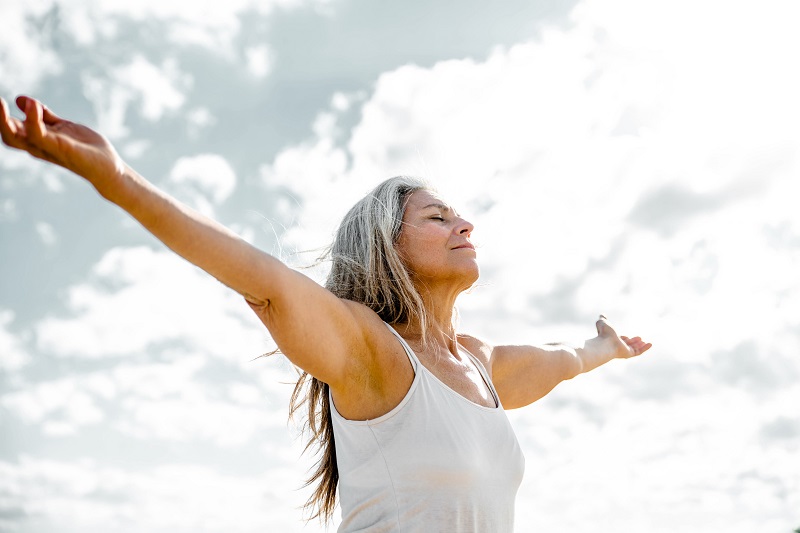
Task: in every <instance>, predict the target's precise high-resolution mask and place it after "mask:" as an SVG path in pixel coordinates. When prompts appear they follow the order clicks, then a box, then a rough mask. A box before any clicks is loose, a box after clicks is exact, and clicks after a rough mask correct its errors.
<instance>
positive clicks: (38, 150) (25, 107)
mask: <svg viewBox="0 0 800 533" xmlns="http://www.w3.org/2000/svg"><path fill="white" fill-rule="evenodd" d="M16 104H17V107H19V109H20V110H21V111H22V112H23V113H25V118H24V120H20V119H17V118H14V117H13V116H11V114H10V112H9V109H8V106H7V105H6V102H5V100H3V99H2V98H0V136H2V139H3V143H5V144H6V145H7V146H10V147H11V148H16V149H18V150H22V151H25V152H28V153H29V154H30V155H32V156H33V157H36V158H37V159H42V160H44V161H48V162H50V163H53V164H56V165H59V166H61V167H64V168H66V169H68V170H71V171H72V172H75V173H76V174H78V175H80V176H83V177H84V178H86V179H87V180H89V181H90V182H92V183H93V184H94V185H95V186H97V185H98V184H99V182H101V181H102V180H103V179H104V178H105V179H107V178H108V177H110V176H112V175H114V174H119V173H120V172H121V171H122V170H123V168H124V166H125V164H124V162H123V161H122V159H121V158H120V157H119V155H118V154H117V152H116V150H114V147H113V146H112V145H111V143H110V142H109V141H108V140H107V139H106V138H105V137H103V136H102V135H100V134H99V133H97V132H95V131H94V130H92V129H91V128H87V127H86V126H83V125H81V124H77V123H75V122H71V121H69V120H65V119H63V118H61V117H59V116H58V115H56V114H55V113H53V112H52V111H50V110H49V109H48V108H47V107H45V106H44V105H43V104H42V103H41V102H39V101H37V100H35V99H33V98H30V97H27V96H19V97H17V99H16Z"/></svg>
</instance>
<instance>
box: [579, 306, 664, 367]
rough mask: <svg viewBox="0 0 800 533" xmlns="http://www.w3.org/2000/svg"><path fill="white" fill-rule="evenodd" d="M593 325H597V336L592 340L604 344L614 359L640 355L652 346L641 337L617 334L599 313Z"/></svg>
mask: <svg viewBox="0 0 800 533" xmlns="http://www.w3.org/2000/svg"><path fill="white" fill-rule="evenodd" d="M595 326H596V327H597V337H596V338H595V339H592V340H597V341H598V343H600V344H603V345H604V346H606V347H607V349H608V350H609V352H610V353H611V354H612V355H613V357H614V358H616V359H628V358H630V357H636V356H637V355H642V354H643V353H644V352H646V351H647V350H649V349H650V347H651V346H653V345H652V344H650V343H649V342H644V341H643V340H642V338H641V337H633V338H629V337H626V336H625V335H617V332H616V331H615V330H614V328H612V327H611V326H610V325H609V324H608V319H607V318H606V317H605V316H604V315H600V319H599V320H598V321H597V322H596V323H595Z"/></svg>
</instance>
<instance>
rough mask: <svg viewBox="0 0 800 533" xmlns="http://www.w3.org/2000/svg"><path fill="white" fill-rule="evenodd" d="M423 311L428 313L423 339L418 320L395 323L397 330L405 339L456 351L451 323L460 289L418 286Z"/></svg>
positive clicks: (453, 325) (452, 351)
mask: <svg viewBox="0 0 800 533" xmlns="http://www.w3.org/2000/svg"><path fill="white" fill-rule="evenodd" d="M417 291H418V292H419V294H420V296H421V297H422V302H423V305H424V306H425V311H426V312H427V314H428V324H427V328H426V329H427V331H426V332H425V335H426V337H427V338H426V339H424V340H423V338H422V332H423V327H422V324H421V323H420V322H419V320H416V319H415V320H411V321H409V322H408V323H406V324H397V326H398V332H399V333H400V334H401V335H402V336H403V338H405V339H406V340H411V341H416V342H419V343H421V344H432V345H433V346H439V347H441V348H445V349H446V350H447V351H449V352H451V353H456V351H457V349H456V331H455V324H454V323H453V314H454V312H455V303H456V298H457V297H458V295H459V293H460V292H461V291H454V290H452V289H450V290H446V289H444V288H442V289H439V290H433V289H432V288H431V287H427V286H418V287H417Z"/></svg>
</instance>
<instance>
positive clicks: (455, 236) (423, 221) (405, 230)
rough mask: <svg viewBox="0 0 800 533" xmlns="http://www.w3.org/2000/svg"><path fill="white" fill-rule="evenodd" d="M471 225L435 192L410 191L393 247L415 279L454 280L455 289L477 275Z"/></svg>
mask: <svg viewBox="0 0 800 533" xmlns="http://www.w3.org/2000/svg"><path fill="white" fill-rule="evenodd" d="M472 230H473V225H472V224H470V223H469V222H467V221H466V220H464V219H463V218H461V217H460V216H459V215H458V213H457V212H456V211H455V210H454V209H453V208H452V207H450V206H448V205H447V203H446V202H445V201H443V200H442V199H441V198H440V197H439V196H437V195H436V194H435V193H432V192H430V191H426V190H418V191H415V192H413V193H412V194H411V195H410V196H409V198H408V200H407V202H406V210H405V213H404V214H403V225H402V227H401V229H400V236H399V237H398V239H397V250H398V252H399V253H400V255H401V257H402V258H403V261H404V263H405V265H406V267H407V268H408V269H409V270H410V271H411V273H412V275H413V276H414V278H415V279H417V280H418V281H422V282H425V283H426V284H427V285H430V284H431V283H439V282H445V283H448V282H449V283H455V284H456V285H457V289H458V290H459V291H461V290H465V289H467V288H469V287H470V286H472V284H473V283H475V281H477V279H478V274H479V271H478V262H477V254H476V253H475V247H474V246H472V243H470V241H469V237H470V233H472Z"/></svg>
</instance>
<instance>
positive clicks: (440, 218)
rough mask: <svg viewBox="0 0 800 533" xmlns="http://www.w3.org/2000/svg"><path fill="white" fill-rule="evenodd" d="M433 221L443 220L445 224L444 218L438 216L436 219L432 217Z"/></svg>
mask: <svg viewBox="0 0 800 533" xmlns="http://www.w3.org/2000/svg"><path fill="white" fill-rule="evenodd" d="M431 220H441V221H442V222H444V218H442V217H440V216H438V215H437V216H435V217H431Z"/></svg>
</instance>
